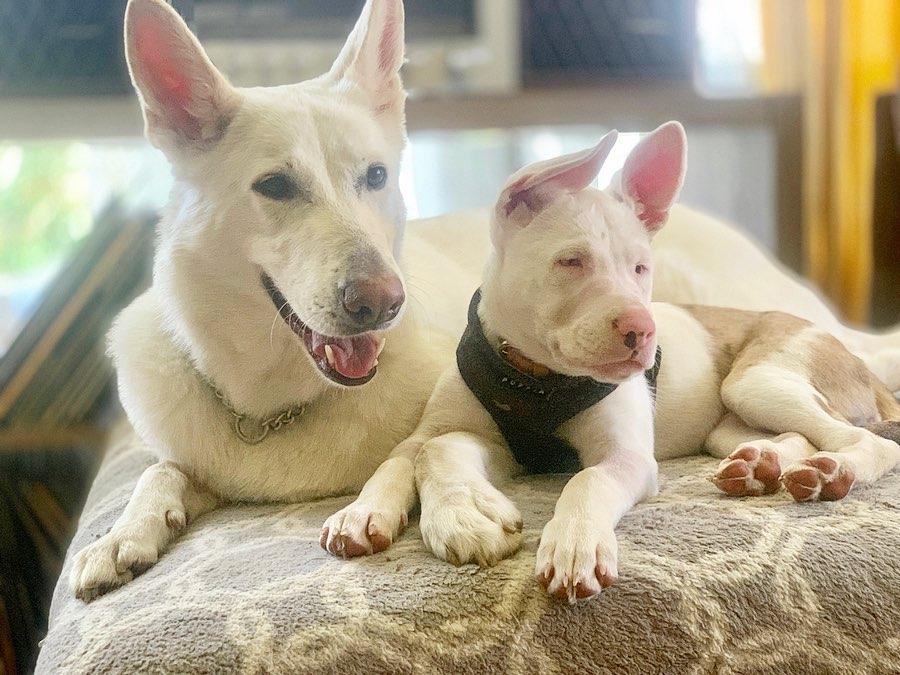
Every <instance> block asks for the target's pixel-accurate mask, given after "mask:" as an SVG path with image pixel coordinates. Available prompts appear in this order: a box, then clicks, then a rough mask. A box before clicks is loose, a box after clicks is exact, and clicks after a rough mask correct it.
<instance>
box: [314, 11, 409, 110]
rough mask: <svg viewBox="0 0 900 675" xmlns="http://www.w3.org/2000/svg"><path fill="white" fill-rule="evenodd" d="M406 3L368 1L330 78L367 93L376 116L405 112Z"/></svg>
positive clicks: (333, 66)
mask: <svg viewBox="0 0 900 675" xmlns="http://www.w3.org/2000/svg"><path fill="white" fill-rule="evenodd" d="M403 21H404V19H403V0H367V2H366V5H365V7H363V11H362V14H360V15H359V19H358V20H357V22H356V26H354V28H353V32H351V33H350V37H348V38H347V42H346V43H345V44H344V47H343V49H341V53H340V54H338V57H337V59H336V60H335V62H334V65H332V66H331V70H330V71H329V73H328V77H329V78H331V79H332V80H334V81H335V82H341V83H349V84H352V85H355V86H357V87H359V88H360V89H362V90H363V91H365V92H366V93H367V94H368V95H369V97H370V98H371V100H372V105H373V108H374V109H375V112H376V113H383V112H399V113H401V114H402V112H403V104H404V102H405V101H406V93H405V92H404V91H403V83H402V82H401V81H400V67H401V66H402V65H403V55H404V32H403Z"/></svg>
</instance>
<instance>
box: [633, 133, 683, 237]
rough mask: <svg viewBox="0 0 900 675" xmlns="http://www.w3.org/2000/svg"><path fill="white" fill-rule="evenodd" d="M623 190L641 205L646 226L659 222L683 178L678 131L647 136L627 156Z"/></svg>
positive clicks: (673, 198)
mask: <svg viewBox="0 0 900 675" xmlns="http://www.w3.org/2000/svg"><path fill="white" fill-rule="evenodd" d="M624 174H625V176H624V181H625V189H626V191H627V192H628V194H629V195H630V196H631V197H632V198H634V199H635V200H636V201H637V202H639V203H640V204H641V205H642V206H643V210H642V211H641V213H640V214H639V215H640V218H641V220H643V221H644V222H645V223H646V224H647V226H648V227H651V228H653V227H656V226H660V225H662V224H663V223H664V222H665V220H666V218H667V217H668V213H669V209H670V208H671V206H672V203H673V202H674V201H675V199H676V197H677V196H678V192H679V190H680V189H681V183H682V180H683V178H684V144H683V140H682V136H681V134H680V133H678V132H675V131H674V130H673V132H668V130H663V131H662V132H657V133H656V135H655V136H652V137H650V138H648V139H647V140H646V141H645V143H643V144H641V146H639V147H638V148H636V149H635V151H634V152H633V153H632V155H631V156H630V157H629V158H628V161H627V162H626V166H625V170H624Z"/></svg>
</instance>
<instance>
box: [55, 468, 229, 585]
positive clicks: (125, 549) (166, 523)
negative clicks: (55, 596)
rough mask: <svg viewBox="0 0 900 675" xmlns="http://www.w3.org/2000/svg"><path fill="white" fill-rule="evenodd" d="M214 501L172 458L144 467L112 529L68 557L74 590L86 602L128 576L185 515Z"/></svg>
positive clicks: (146, 562)
mask: <svg viewBox="0 0 900 675" xmlns="http://www.w3.org/2000/svg"><path fill="white" fill-rule="evenodd" d="M217 503H218V501H217V499H216V498H215V497H214V496H213V495H211V494H210V493H209V492H207V491H205V490H203V489H202V488H200V487H198V486H197V485H196V484H195V483H193V482H192V481H191V479H190V478H188V477H187V476H186V475H185V474H184V473H183V472H182V471H181V470H180V469H179V468H178V467H177V466H176V465H175V464H174V463H172V462H168V461H163V462H159V463H158V464H154V465H153V466H151V467H149V468H147V470H146V471H144V473H143V474H141V477H140V479H139V480H138V483H137V485H136V486H135V488H134V493H132V495H131V499H130V500H129V501H128V505H127V506H126V507H125V510H124V511H123V512H122V515H121V516H119V518H118V520H116V522H115V524H114V525H113V526H112V529H111V530H110V531H109V532H108V533H107V534H105V535H104V536H103V537H101V538H100V539H98V540H97V541H95V542H94V543H92V544H90V545H88V546H86V547H85V548H83V549H82V550H81V551H79V552H78V553H77V554H75V557H74V558H73V559H72V569H71V571H70V573H69V583H70V585H71V586H72V589H73V590H74V592H75V596H76V597H78V598H81V599H82V600H84V601H86V602H87V601H90V600H92V599H94V598H96V597H97V596H99V595H102V594H103V593H106V592H107V591H110V590H112V589H114V588H116V587H118V586H121V585H122V584H125V583H127V582H129V581H131V580H132V579H133V578H134V577H135V576H136V575H138V574H140V573H141V572H143V571H144V570H146V569H147V568H149V567H151V566H152V565H153V564H154V563H156V561H157V559H158V558H159V555H160V554H161V553H162V552H163V551H164V550H165V549H166V547H168V545H169V544H170V543H171V542H172V540H173V539H174V538H175V536H176V535H177V534H178V533H180V532H181V531H182V530H183V529H184V528H185V526H186V525H187V524H188V523H189V522H190V521H192V520H193V519H194V518H196V517H197V516H199V515H200V514H202V513H206V512H207V511H210V510H212V509H213V508H215V506H216V504H217Z"/></svg>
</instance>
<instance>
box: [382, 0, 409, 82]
mask: <svg viewBox="0 0 900 675" xmlns="http://www.w3.org/2000/svg"><path fill="white" fill-rule="evenodd" d="M396 7H397V6H396V5H393V4H391V5H390V7H389V8H388V12H389V14H388V16H387V17H386V18H385V21H384V31H383V32H382V34H381V40H380V42H379V44H378V73H379V74H380V75H382V76H385V77H389V76H391V75H393V74H394V72H393V71H394V69H395V68H396V64H397V61H398V59H399V56H400V55H399V54H398V53H397V51H398V50H402V49H403V42H402V40H399V41H398V40H397V29H398V28H399V27H400V25H401V24H400V21H401V19H400V17H398V16H397V9H396Z"/></svg>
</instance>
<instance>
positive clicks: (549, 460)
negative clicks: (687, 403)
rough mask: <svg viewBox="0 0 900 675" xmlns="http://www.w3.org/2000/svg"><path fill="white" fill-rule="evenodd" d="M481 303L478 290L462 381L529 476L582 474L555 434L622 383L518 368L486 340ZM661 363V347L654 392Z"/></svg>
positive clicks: (462, 354) (462, 347) (460, 353)
mask: <svg viewBox="0 0 900 675" xmlns="http://www.w3.org/2000/svg"><path fill="white" fill-rule="evenodd" d="M480 301H481V291H480V290H478V291H475V295H473V296H472V301H471V302H470V303H469V323H468V325H467V326H466V330H465V332H464V333H463V336H462V339H461V340H460V341H459V346H458V347H457V348H456V363H457V365H458V366H459V372H460V374H461V375H462V378H463V380H464V381H465V383H466V385H467V386H468V387H469V389H471V390H472V393H473V394H475V397H476V398H477V399H478V400H479V402H480V403H481V405H483V406H484V408H485V410H487V411H488V413H490V415H491V417H492V418H493V419H494V422H496V423H497V426H498V427H500V433H502V434H503V437H504V438H505V439H506V442H507V443H508V444H509V449H510V450H511V451H512V453H513V456H514V457H515V458H516V461H517V462H518V463H519V464H521V465H522V466H524V467H525V469H526V470H527V471H528V472H529V473H533V474H535V473H573V472H575V471H579V470H580V469H581V461H580V459H579V457H578V452H577V451H576V450H575V448H573V447H572V446H571V445H570V444H569V443H568V441H565V440H563V439H562V438H560V437H559V436H557V435H556V433H555V432H556V430H557V429H558V428H559V426H560V425H561V424H563V422H566V421H567V420H570V419H571V418H573V417H575V415H577V414H578V413H580V412H582V411H584V410H587V409H588V408H590V407H591V406H592V405H594V404H595V403H599V402H600V401H602V400H603V399H604V398H606V397H607V396H609V395H610V394H611V393H613V392H614V391H615V390H616V387H617V386H618V385H616V384H610V383H607V382H597V381H596V380H594V379H592V378H590V377H572V376H570V375H560V374H558V373H552V374H550V375H547V376H546V377H532V376H531V375H528V374H526V373H523V372H521V371H520V370H518V369H516V368H515V367H513V366H512V365H511V364H510V363H508V362H507V361H506V360H505V359H504V358H503V357H502V356H501V355H500V354H498V353H497V352H496V350H495V349H494V348H493V347H492V346H491V344H490V343H489V342H488V340H487V338H486V337H485V336H484V330H483V329H482V326H481V320H480V319H479V318H478V304H479V302H480ZM661 362H662V350H661V349H659V348H657V349H656V363H655V364H654V365H653V367H652V368H651V369H650V370H647V371H645V373H644V375H645V377H646V378H647V382H648V383H649V384H650V388H651V390H652V391H653V393H654V394H655V393H656V378H657V375H658V374H659V367H660V363H661Z"/></svg>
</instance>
